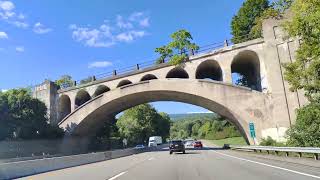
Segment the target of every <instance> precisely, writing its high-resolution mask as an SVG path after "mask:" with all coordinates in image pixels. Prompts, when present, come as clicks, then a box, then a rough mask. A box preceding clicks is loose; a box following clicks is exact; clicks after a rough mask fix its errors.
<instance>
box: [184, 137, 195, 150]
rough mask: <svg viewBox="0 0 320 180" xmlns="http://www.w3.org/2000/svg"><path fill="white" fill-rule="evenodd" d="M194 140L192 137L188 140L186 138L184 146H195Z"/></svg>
mask: <svg viewBox="0 0 320 180" xmlns="http://www.w3.org/2000/svg"><path fill="white" fill-rule="evenodd" d="M193 142H194V141H193V140H192V139H188V140H185V141H184V146H185V147H186V148H193Z"/></svg>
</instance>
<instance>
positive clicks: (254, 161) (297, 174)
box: [21, 147, 320, 180]
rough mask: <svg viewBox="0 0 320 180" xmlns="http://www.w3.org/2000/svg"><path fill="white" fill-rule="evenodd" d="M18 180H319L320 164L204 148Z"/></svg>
mask: <svg viewBox="0 0 320 180" xmlns="http://www.w3.org/2000/svg"><path fill="white" fill-rule="evenodd" d="M21 179H29V180H31V179H32V180H36V179H45V180H50V179H52V180H56V179H76V180H85V179H90V180H93V179H101V180H150V179H151V180H163V179H167V180H171V179H172V180H205V179H206V180H209V179H212V180H220V179H221V180H225V179H237V180H257V179H259V180H270V179H272V180H276V179H279V180H309V179H310V180H311V179H320V162H319V161H315V160H312V159H298V158H286V157H276V156H271V155H259V154H254V153H248V152H237V151H232V150H222V149H219V148H209V147H205V148H204V149H203V150H187V153H186V154H173V155H169V152H168V151H164V150H163V151H156V152H147V153H142V154H136V155H133V156H128V157H123V158H118V159H113V160H108V161H104V162H98V163H93V164H88V165H82V166H77V167H72V168H67V169H62V170H57V171H51V172H47V173H43V174H38V175H34V176H29V177H24V178H21Z"/></svg>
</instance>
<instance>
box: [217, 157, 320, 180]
mask: <svg viewBox="0 0 320 180" xmlns="http://www.w3.org/2000/svg"><path fill="white" fill-rule="evenodd" d="M213 152H214V153H217V154H220V155H223V156H228V157H232V158H235V159H239V160H242V161H247V162H251V163H255V164H259V165H262V166H267V167H271V168H275V169H280V170H283V171H288V172H292V173H295V174H300V175H303V176H308V177H312V178H316V179H320V176H316V175H312V174H307V173H303V172H299V171H295V170H291V169H287V168H282V167H279V166H273V165H270V164H265V163H262V162H257V161H252V160H249V159H244V158H240V157H236V156H232V155H228V154H224V153H220V152H216V151H213Z"/></svg>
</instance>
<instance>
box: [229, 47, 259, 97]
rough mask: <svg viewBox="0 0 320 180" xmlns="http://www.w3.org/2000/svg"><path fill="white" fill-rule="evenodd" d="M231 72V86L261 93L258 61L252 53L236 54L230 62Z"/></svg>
mask: <svg viewBox="0 0 320 180" xmlns="http://www.w3.org/2000/svg"><path fill="white" fill-rule="evenodd" d="M231 72H232V82H233V84H236V85H240V86H246V87H248V88H251V89H254V90H257V91H261V78H260V61H259V57H258V55H257V53H255V52H254V51H250V50H245V51H241V52H240V53H238V54H237V55H236V56H235V57H234V59H233V61H232V64H231Z"/></svg>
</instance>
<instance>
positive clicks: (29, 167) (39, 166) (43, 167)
mask: <svg viewBox="0 0 320 180" xmlns="http://www.w3.org/2000/svg"><path fill="white" fill-rule="evenodd" d="M146 151H148V150H147V149H146V150H136V149H124V150H115V151H106V152H98V153H89V154H80V155H72V156H61V157H52V158H44V159H35V160H27V161H19V162H9V163H3V164H0V179H13V178H18V177H24V176H29V175H33V174H39V173H44V172H48V171H53V170H58V169H63V168H67V167H74V166H79V165H84V164H90V163H95V162H99V161H105V160H109V159H114V158H119V157H124V156H129V155H133V154H137V153H142V152H146Z"/></svg>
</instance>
